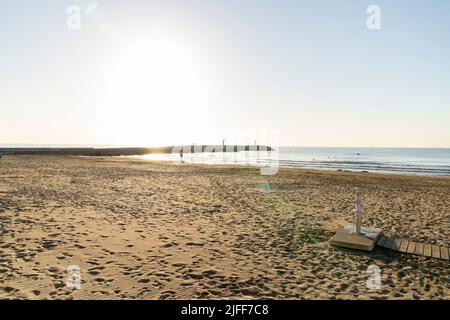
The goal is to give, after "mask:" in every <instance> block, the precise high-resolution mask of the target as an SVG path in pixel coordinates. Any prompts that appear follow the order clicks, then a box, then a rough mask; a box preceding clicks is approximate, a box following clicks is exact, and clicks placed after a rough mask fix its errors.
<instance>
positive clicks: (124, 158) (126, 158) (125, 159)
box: [73, 156, 450, 180]
mask: <svg viewBox="0 0 450 320" xmlns="http://www.w3.org/2000/svg"><path fill="white" fill-rule="evenodd" d="M73 157H80V158H86V159H89V158H92V159H95V158H96V159H97V160H100V159H102V161H113V162H114V161H120V162H130V163H133V162H134V163H135V162H141V163H147V162H150V163H152V162H153V163H164V164H170V165H180V166H200V167H201V166H209V167H215V166H217V167H223V168H236V167H241V168H252V169H257V170H259V169H260V168H261V167H260V166H257V165H252V164H249V165H245V164H231V163H230V164H227V163H225V164H217V163H194V162H192V163H191V162H185V163H183V164H181V163H180V162H179V161H173V160H160V159H158V160H154V159H141V158H137V157H136V158H134V156H114V157H97V156H73ZM279 170H283V171H284V170H293V171H296V170H298V171H300V172H311V173H342V174H361V175H380V176H388V177H389V176H394V177H398V176H399V177H414V178H430V179H434V178H442V179H447V180H448V179H450V175H449V176H446V175H420V174H412V173H396V172H381V171H379V172H374V171H351V170H347V169H346V170H340V169H337V170H335V169H322V168H304V167H280V168H279Z"/></svg>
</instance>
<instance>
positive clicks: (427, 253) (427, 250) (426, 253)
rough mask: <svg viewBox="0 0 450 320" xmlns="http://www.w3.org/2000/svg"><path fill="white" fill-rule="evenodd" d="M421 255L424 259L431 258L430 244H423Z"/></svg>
mask: <svg viewBox="0 0 450 320" xmlns="http://www.w3.org/2000/svg"><path fill="white" fill-rule="evenodd" d="M423 255H424V256H426V257H431V256H432V254H431V244H425V245H424V246H423Z"/></svg>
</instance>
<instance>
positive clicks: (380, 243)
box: [377, 236, 386, 247]
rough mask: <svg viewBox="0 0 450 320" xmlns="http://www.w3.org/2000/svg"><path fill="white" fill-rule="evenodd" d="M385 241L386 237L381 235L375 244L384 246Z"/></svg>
mask: <svg viewBox="0 0 450 320" xmlns="http://www.w3.org/2000/svg"><path fill="white" fill-rule="evenodd" d="M385 241H386V237H385V236H382V237H381V238H380V240H379V241H378V243H377V245H379V246H382V247H384V243H385Z"/></svg>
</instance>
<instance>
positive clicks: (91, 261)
mask: <svg viewBox="0 0 450 320" xmlns="http://www.w3.org/2000/svg"><path fill="white" fill-rule="evenodd" d="M259 173H260V171H259V169H258V168H251V167H237V166H235V167H232V166H209V165H179V164H175V163H168V162H166V163H163V162H151V161H140V160H129V159H117V158H116V159H114V158H106V157H68V156H5V157H3V158H2V159H1V160H0V298H1V299H10V298H13V299H16V298H18V299H219V298H225V299H226V298H229V299H232V298H237V299H244V298H250V299H450V263H449V261H444V260H438V259H432V258H427V257H419V256H414V255H406V254H399V253H395V252H392V251H389V250H387V249H383V248H376V249H375V250H374V251H373V252H371V253H364V252H361V251H352V250H346V249H338V248H335V247H333V246H331V245H330V243H329V241H330V239H331V237H332V236H333V235H334V234H335V232H336V231H337V230H338V229H339V228H341V227H342V226H344V225H346V224H347V223H351V222H353V213H352V209H353V206H354V196H355V192H356V190H359V191H360V192H361V193H362V199H363V205H364V209H365V212H364V216H363V224H364V225H366V226H375V227H379V228H383V230H384V234H386V235H388V236H392V237H398V238H401V239H410V240H414V241H420V242H425V243H430V244H438V245H450V178H445V177H441V178H438V177H416V176H401V175H383V174H372V173H349V172H336V171H314V170H309V171H308V170H301V169H282V170H280V172H279V173H278V174H277V175H275V176H261V175H260V174H259ZM370 265H376V266H378V267H379V268H380V270H381V280H382V283H381V288H380V289H378V290H374V289H369V288H368V287H367V285H366V281H367V279H368V273H367V268H368V267H369V266H370ZM69 266H78V267H79V268H80V276H81V283H80V288H79V289H75V290H71V289H69V288H68V287H67V285H66V280H67V278H68V273H67V268H68V267H69Z"/></svg>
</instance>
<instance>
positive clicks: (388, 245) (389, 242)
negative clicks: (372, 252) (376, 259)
mask: <svg viewBox="0 0 450 320" xmlns="http://www.w3.org/2000/svg"><path fill="white" fill-rule="evenodd" d="M394 243H395V242H394V239H393V238H389V237H387V239H386V242H385V243H384V246H385V248H388V249H391V250H392V245H393V244H394Z"/></svg>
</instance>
